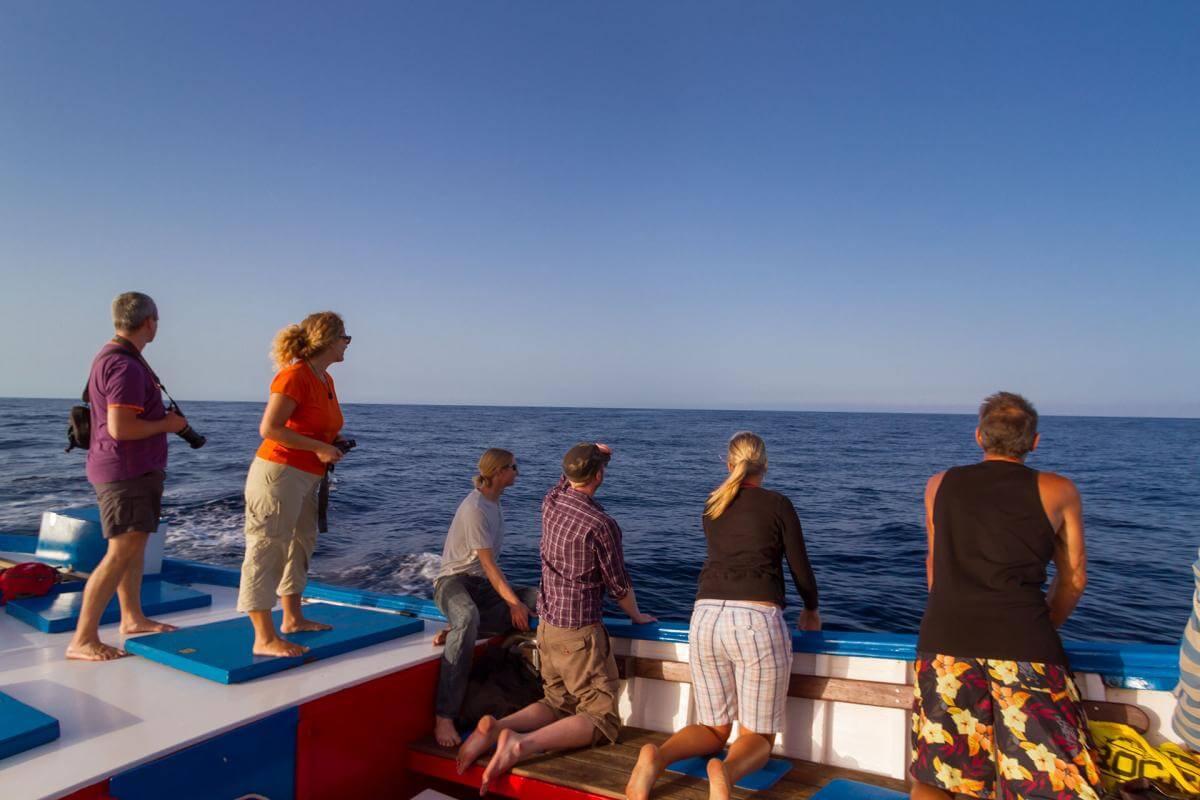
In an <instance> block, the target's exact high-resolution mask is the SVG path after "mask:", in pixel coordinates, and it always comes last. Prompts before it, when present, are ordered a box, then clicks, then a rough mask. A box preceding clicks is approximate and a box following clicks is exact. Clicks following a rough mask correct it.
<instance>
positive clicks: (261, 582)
mask: <svg viewBox="0 0 1200 800" xmlns="http://www.w3.org/2000/svg"><path fill="white" fill-rule="evenodd" d="M320 484H321V476H320V475H314V474H312V473H311V472H305V471H304V470H302V469H296V468H295V467H289V466H287V465H286V464H276V463H275V462H274V461H267V460H266V459H265V458H255V459H254V463H252V464H251V465H250V473H249V474H248V475H247V476H246V558H245V560H244V561H243V562H242V584H241V588H240V589H239V590H238V604H237V607H238V611H267V610H270V609H272V608H274V607H275V598H276V597H282V596H284V595H292V594H301V593H302V592H303V591H304V587H305V586H307V585H308V564H309V561H311V560H312V554H313V550H314V549H315V548H316V546H317V490H318V487H319V486H320Z"/></svg>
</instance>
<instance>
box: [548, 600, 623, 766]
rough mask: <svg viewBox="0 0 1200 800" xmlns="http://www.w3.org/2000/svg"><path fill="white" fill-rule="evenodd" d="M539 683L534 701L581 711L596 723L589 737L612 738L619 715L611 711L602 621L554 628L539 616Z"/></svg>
mask: <svg viewBox="0 0 1200 800" xmlns="http://www.w3.org/2000/svg"><path fill="white" fill-rule="evenodd" d="M537 645H538V653H539V654H540V655H541V663H542V683H543V689H544V691H545V693H546V696H545V697H544V698H543V699H542V700H541V701H540V702H541V703H542V704H543V705H545V706H547V707H548V708H549V709H550V710H551V711H553V712H554V713H555V715H556V716H558V717H559V718H560V719H561V718H563V717H569V716H573V715H575V714H583V715H584V716H586V717H588V718H589V719H591V721H592V724H593V725H595V726H596V733H595V737H594V739H593V741H594V742H599V741H600V739H601V737H603V738H605V739H608V741H610V742H615V741H616V740H617V734H618V733H620V731H621V718H620V717H619V716H617V686H618V680H619V675H618V673H617V660H616V659H615V658H614V657H613V653H612V645H611V643H610V642H609V639H608V631H606V630H605V629H604V626H603V625H601V624H599V623H597V624H595V625H585V626H584V627H582V628H556V627H554V626H553V625H551V624H549V623H547V622H545V621H544V620H541V621H539V622H538V627H537Z"/></svg>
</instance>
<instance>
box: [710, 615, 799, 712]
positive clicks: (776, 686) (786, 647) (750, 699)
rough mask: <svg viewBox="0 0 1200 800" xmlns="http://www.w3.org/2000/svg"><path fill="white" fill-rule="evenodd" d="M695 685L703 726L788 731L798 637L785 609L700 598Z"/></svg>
mask: <svg viewBox="0 0 1200 800" xmlns="http://www.w3.org/2000/svg"><path fill="white" fill-rule="evenodd" d="M688 645H689V646H688V650H689V657H688V660H689V662H690V665H691V668H692V686H693V688H694V694H695V695H696V711H697V716H698V717H699V721H700V724H701V725H728V724H730V723H732V722H733V721H734V720H735V719H736V720H737V721H738V722H739V723H740V725H741V727H742V729H743V730H751V731H754V732H755V733H767V734H770V733H778V732H779V731H781V730H783V709H784V705H785V704H786V703H787V695H788V678H789V677H790V675H791V672H792V637H791V635H790V634H789V633H788V630H787V623H786V622H785V621H784V618H783V609H781V608H779V607H777V606H767V605H760V604H759V603H750V602H745V601H741V600H697V601H696V607H695V608H694V609H693V610H692V626H691V629H690V630H689V631H688Z"/></svg>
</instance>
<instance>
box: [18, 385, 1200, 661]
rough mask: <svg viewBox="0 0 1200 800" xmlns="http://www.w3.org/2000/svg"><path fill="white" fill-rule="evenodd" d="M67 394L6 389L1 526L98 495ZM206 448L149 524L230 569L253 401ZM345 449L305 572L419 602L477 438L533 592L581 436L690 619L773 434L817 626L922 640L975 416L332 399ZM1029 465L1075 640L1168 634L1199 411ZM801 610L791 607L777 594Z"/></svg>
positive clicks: (1197, 506) (1111, 432) (676, 612)
mask: <svg viewBox="0 0 1200 800" xmlns="http://www.w3.org/2000/svg"><path fill="white" fill-rule="evenodd" d="M70 405H71V401H67V400H28V399H20V400H15V399H0V530H5V531H27V532H33V531H35V530H36V529H37V526H38V521H39V519H40V515H41V513H42V512H43V511H46V510H52V509H58V508H65V507H69V506H74V505H81V504H90V503H92V502H94V496H93V494H92V492H91V487H90V486H89V485H88V483H87V481H86V479H85V477H84V456H83V453H81V452H78V451H76V452H73V453H70V454H64V453H63V452H62V447H63V443H64V430H65V425H66V417H67V409H68V408H69V407H70ZM185 407H186V408H187V410H188V412H189V420H190V421H191V422H192V424H193V426H194V427H195V428H196V429H197V430H199V431H200V432H202V433H204V434H205V435H207V436H208V445H207V446H206V447H204V448H203V449H201V450H190V449H188V447H187V445H186V444H185V443H184V442H182V441H181V440H178V439H177V438H176V437H171V448H170V459H171V461H170V466H169V467H168V479H167V492H166V499H165V508H164V516H165V518H166V519H167V521H168V523H169V526H170V527H169V531H170V533H169V536H168V541H167V551H168V553H169V554H170V555H174V556H178V557H182V558H190V559H196V560H200V561H205V562H208V563H212V564H220V565H225V566H231V567H236V566H238V565H239V564H240V563H241V559H242V554H243V537H242V510H243V502H242V486H243V482H244V480H245V476H246V470H247V468H248V466H249V464H250V461H251V459H252V458H253V455H254V451H255V449H256V447H257V446H258V442H259V438H258V435H257V428H258V422H259V417H260V415H261V413H262V404H259V403H203V402H188V403H186V404H185ZM344 411H345V416H346V429H345V430H346V433H347V434H348V435H350V436H352V437H354V438H355V439H357V441H358V449H357V450H355V451H353V452H352V453H350V454H349V455H348V456H347V457H346V458H345V459H344V460H343V461H342V462H341V464H339V465H338V469H337V473H336V475H337V484H336V486H335V491H334V494H333V500H332V509H331V519H330V528H331V530H330V532H329V533H328V534H325V535H323V536H321V538H320V539H319V543H318V546H317V552H316V556H315V558H314V562H313V566H312V574H313V577H314V578H315V579H318V580H322V581H327V582H330V583H335V584H341V585H346V586H356V587H360V588H365V589H374V590H378V591H383V592H391V593H401V594H416V595H423V596H426V597H428V596H429V595H430V594H431V591H432V585H431V579H432V577H433V576H434V574H435V572H436V569H437V564H438V561H439V558H440V554H441V548H442V539H443V537H444V536H445V532H446V527H447V525H448V524H449V522H450V519H451V517H452V516H453V514H454V510H455V508H456V507H457V505H458V503H459V501H460V500H461V499H462V497H463V496H464V495H465V494H466V492H467V491H469V490H470V488H471V484H470V478H471V475H473V474H474V468H475V462H476V460H477V459H478V457H479V454H480V453H481V452H482V451H483V450H484V449H486V448H487V447H492V446H495V447H505V448H508V449H510V450H513V451H514V452H516V454H517V458H518V461H519V463H520V468H521V471H520V478H519V480H518V482H517V484H516V485H515V486H514V487H512V488H511V489H509V490H508V492H507V493H506V494H505V495H504V501H503V502H504V513H505V519H506V521H507V529H508V538H507V539H506V542H505V549H504V555H503V566H504V569H505V571H506V572H507V573H508V575H509V576H510V578H511V579H512V580H513V581H514V582H515V583H518V584H523V583H533V582H536V581H537V579H538V575H539V560H538V538H539V535H540V517H539V508H540V503H541V497H542V495H543V494H544V493H545V491H546V489H547V488H549V487H550V486H551V485H552V484H553V483H554V482H555V481H556V480H557V478H558V476H559V464H560V459H561V457H562V454H563V452H565V451H566V449H567V448H568V447H569V446H570V445H572V444H573V443H575V442H577V441H580V440H599V441H603V442H608V443H609V444H611V445H612V446H613V448H614V450H615V454H614V457H613V461H612V464H611V465H610V467H609V471H608V477H607V479H606V481H605V484H604V486H603V487H602V488H601V490H600V492H599V494H598V499H599V500H600V501H601V503H603V505H604V506H605V508H606V509H607V510H608V511H609V513H611V514H612V515H613V516H614V517H616V519H617V520H618V522H620V524H621V527H622V528H623V530H624V532H625V555H626V560H627V561H628V563H629V567H630V571H631V573H632V575H633V580H634V585H635V587H636V589H637V593H638V598H639V600H640V603H641V605H642V607H643V609H645V610H647V611H649V612H651V613H654V614H657V615H659V616H660V617H664V618H685V617H687V616H688V614H689V613H690V609H691V604H692V598H693V594H694V591H695V586H696V576H697V575H698V573H699V571H700V567H701V564H702V563H703V560H704V551H705V548H704V537H703V534H702V533H701V528H700V513H701V510H702V508H703V504H704V499H705V496H706V495H707V493H708V492H709V491H710V490H711V489H712V487H713V486H715V485H716V484H717V483H719V482H720V481H721V479H722V478H723V474H724V456H725V446H726V443H727V441H728V439H729V437H730V435H731V434H733V433H734V432H735V431H738V430H742V429H749V430H753V431H755V432H757V433H758V434H760V435H761V436H762V437H763V438H764V439H765V440H766V442H767V448H768V452H769V456H770V463H771V468H770V472H769V474H768V476H767V481H766V485H767V486H768V487H769V488H772V489H775V490H777V491H781V492H784V493H785V494H787V495H788V496H789V497H791V498H792V500H793V502H794V503H795V505H796V508H797V509H798V510H799V512H800V517H801V520H802V521H803V524H804V531H805V538H806V540H807V542H808V548H809V553H810V556H811V558H812V562H813V567H814V569H815V571H816V574H817V580H818V583H819V584H820V589H821V601H822V602H821V611H822V616H823V618H824V621H825V624H826V625H827V626H828V627H833V628H841V629H851V630H863V631H894V632H911V631H915V630H916V628H917V626H918V624H919V622H920V618H921V612H922V609H923V607H924V603H925V578H924V559H925V533H924V528H923V523H922V492H923V489H924V486H925V481H926V479H927V478H928V477H929V475H930V474H932V473H933V472H936V471H937V470H939V469H943V468H945V467H947V466H951V465H954V464H962V463H969V462H972V461H974V460H976V459H977V458H978V455H979V454H978V450H977V449H976V446H975V443H974V439H973V432H974V427H975V420H974V418H972V417H971V416H969V415H951V414H846V413H810V412H751V411H661V410H620V409H567V408H510V407H505V408H496V407H462V406H392V405H353V404H350V405H346V406H345V407H344ZM1041 429H1042V443H1041V447H1040V448H1039V450H1038V452H1037V453H1035V454H1034V455H1033V456H1032V457H1031V459H1030V461H1029V463H1030V465H1031V466H1034V467H1037V468H1038V469H1045V470H1053V471H1056V472H1061V473H1063V474H1064V475H1067V476H1068V477H1070V478H1072V479H1074V480H1075V482H1076V483H1077V484H1078V486H1079V488H1080V491H1081V492H1082V494H1083V500H1084V516H1085V522H1086V528H1087V546H1088V574H1089V577H1090V583H1089V584H1088V589H1087V593H1086V595H1085V596H1084V598H1083V601H1082V602H1081V603H1080V606H1079V609H1078V610H1077V611H1076V612H1075V614H1074V616H1073V617H1072V618H1071V619H1070V620H1069V621H1068V622H1067V624H1066V626H1065V628H1064V636H1065V637H1066V638H1068V639H1091V640H1126V641H1142V642H1175V641H1178V637H1179V634H1180V631H1181V630H1182V628H1183V626H1184V624H1185V622H1186V620H1187V615H1188V611H1189V609H1190V602H1191V596H1192V581H1191V571H1190V568H1191V564H1192V562H1193V561H1194V560H1195V558H1196V549H1197V545H1198V544H1200V474H1198V471H1197V465H1198V463H1200V420H1194V419H1184V420H1172V419H1120V418H1093V417H1049V418H1044V419H1043V420H1042V425H1041ZM788 593H789V600H790V603H791V604H792V605H791V607H790V613H791V614H792V616H793V617H794V616H795V614H796V613H797V612H798V611H799V608H800V605H799V601H798V599H797V597H796V595H795V593H794V589H793V587H791V586H789V587H788Z"/></svg>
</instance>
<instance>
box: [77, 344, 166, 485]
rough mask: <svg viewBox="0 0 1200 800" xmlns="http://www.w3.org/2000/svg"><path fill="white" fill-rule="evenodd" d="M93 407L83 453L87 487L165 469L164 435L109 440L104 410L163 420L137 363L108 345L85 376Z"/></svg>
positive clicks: (157, 397)
mask: <svg viewBox="0 0 1200 800" xmlns="http://www.w3.org/2000/svg"><path fill="white" fill-rule="evenodd" d="M88 396H89V398H90V400H91V407H92V439H91V444H90V445H89V446H88V452H87V477H88V480H89V481H91V482H92V483H113V482H114V481H124V480H129V479H130V478H136V477H138V476H140V475H145V474H146V473H147V472H154V471H156V470H165V469H166V468H167V435H166V434H165V433H160V434H155V435H154V436H149V437H147V438H145V439H138V440H136V441H126V442H118V441H117V440H116V439H114V438H112V437H111V436H109V434H108V409H109V408H110V407H121V408H132V409H134V410H136V411H137V416H138V418H139V419H146V420H159V419H162V418H163V417H165V416H166V415H167V409H166V407H165V406H164V405H163V399H162V392H161V391H159V389H158V387H157V386H156V385H155V384H154V379H153V378H151V377H150V373H149V372H148V371H147V370H146V368H145V367H143V366H142V363H141V362H140V361H139V360H138V359H137V358H136V357H135V356H132V355H130V354H129V351H127V350H126V349H124V348H123V347H121V346H120V345H117V344H113V343H111V342H110V343H109V344H106V345H105V346H104V347H102V348H101V349H100V352H99V353H97V354H96V358H95V360H94V361H92V372H91V374H90V375H89V376H88Z"/></svg>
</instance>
